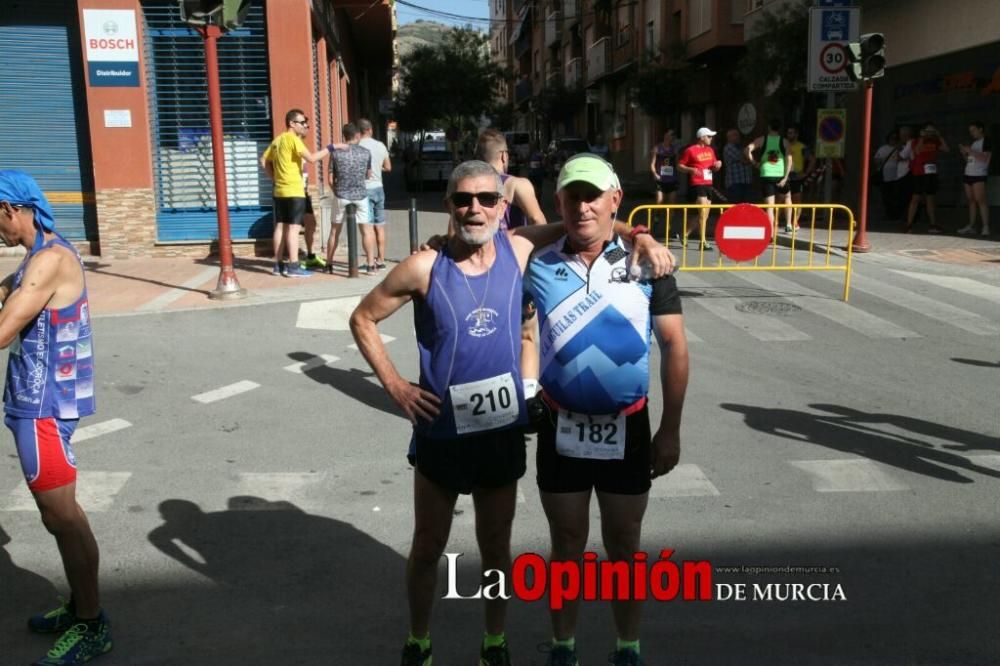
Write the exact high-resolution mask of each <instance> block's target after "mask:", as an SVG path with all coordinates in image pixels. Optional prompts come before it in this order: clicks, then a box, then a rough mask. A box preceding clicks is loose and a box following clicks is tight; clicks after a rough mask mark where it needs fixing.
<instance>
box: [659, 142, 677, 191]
mask: <svg viewBox="0 0 1000 666" xmlns="http://www.w3.org/2000/svg"><path fill="white" fill-rule="evenodd" d="M675 157H676V153H675V151H674V146H673V144H671V145H670V147H669V148H668V147H666V146H664V145H663V144H662V143H658V144H656V162H655V166H656V173H657V175H658V176H659V178H660V182H661V183H675V182H677V170H676V165H675V164H674V159H675ZM664 167H666V168H664Z"/></svg>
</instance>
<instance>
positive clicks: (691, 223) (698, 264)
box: [628, 204, 854, 301]
mask: <svg viewBox="0 0 1000 666" xmlns="http://www.w3.org/2000/svg"><path fill="white" fill-rule="evenodd" d="M751 205H755V206H756V207H757V208H760V209H762V210H764V211H765V212H766V211H768V210H769V209H770V210H773V211H774V217H775V220H776V222H775V226H772V232H774V231H775V230H776V229H780V228H783V227H784V220H783V219H782V218H783V217H784V215H783V214H781V211H783V210H786V209H789V208H790V209H792V216H793V218H797V219H798V224H799V226H800V228H799V229H794V230H793V231H792V232H791V233H788V232H784V233H772V234H771V242H770V244H769V246H768V249H766V250H764V252H763V253H761V255H760V256H758V257H757V258H756V259H754V260H753V261H744V262H736V261H732V260H730V259H727V258H726V257H724V256H723V255H722V253H719V254H718V259H708V261H706V257H705V253H706V250H705V247H704V246H703V245H702V244H701V240H702V236H701V234H704V233H705V229H701V234H696V235H694V236H692V237H691V238H688V235H689V234H690V233H691V232H692V231H695V230H697V229H699V227H698V222H699V220H700V216H701V215H702V211H706V212H707V214H706V225H707V222H708V220H709V218H710V217H711V214H712V213H713V212H715V213H718V214H721V213H723V212H725V211H726V210H728V209H729V208H732V204H709V205H700V204H692V205H683V204H658V205H653V204H650V205H643V206H637V207H636V208H635V209H634V210H632V212H631V213H630V214H629V216H628V225H629V226H630V227H631V226H634V225H637V224H639V225H644V226H646V227H648V228H649V229H650V231H653V229H654V226H653V215H654V213H656V212H658V211H662V215H663V216H665V217H666V226H665V231H664V234H665V235H664V237H663V238H660V237H659V236H657V240H661V241H662V242H663V244H664V245H666V246H667V247H670V248H671V249H672V250H673V249H678V250H679V252H675V255H679V256H678V259H679V261H678V264H677V265H678V269H679V270H686V271H736V272H739V271H843V273H844V297H843V298H844V300H845V301H846V300H847V297H848V295H849V293H850V288H851V261H852V258H853V252H852V251H851V240H852V239H853V238H854V213H853V212H852V211H851V209H850V208H848V207H846V206H841V205H840V204H774V205H768V204H751ZM691 212H697V214H696V215H694V216H692V215H691V214H690V213H691ZM820 213H822V215H820ZM838 215H842V216H844V217H846V219H847V223H848V227H847V243H846V246H847V247H846V250H847V256H846V258H843V259H844V260H843V262H842V263H838V262H836V261H834V258H835V257H836V258H837V259H841V258H842V257H840V256H839V255H834V254H833V224H834V220H835V218H836V217H837V216H838ZM678 218H680V219H679V220H678ZM692 218H693V219H692ZM678 221H679V223H680V237H681V238H682V239H688V240H687V242H680V244H679V246H678V245H676V243H677V241H675V245H674V246H673V247H671V245H670V243H671V241H670V238H671V235H672V234H675V233H676V231H677V222H678ZM817 232H819V237H818V236H817ZM803 236H808V239H807V240H803ZM781 239H784V240H785V242H786V244H781V243H779V242H778V241H779V240H781ZM788 244H790V245H788ZM692 247H693V248H697V257H696V260H694V261H688V255H689V254H694V253H695V251H694V250H689V248H692ZM779 247H782V248H784V247H789V252H788V253H787V257H784V260H782V261H779V256H781V255H779V251H778V248H779ZM819 248H822V249H819ZM797 250H804V251H807V252H808V253H809V254H808V257H809V258H808V261H805V262H803V261H800V259H799V258H798V257H797V256H796V251H797ZM781 254H782V255H783V253H781ZM817 255H818V256H820V257H821V260H820V261H816V258H817Z"/></svg>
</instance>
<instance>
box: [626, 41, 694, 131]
mask: <svg viewBox="0 0 1000 666" xmlns="http://www.w3.org/2000/svg"><path fill="white" fill-rule="evenodd" d="M693 76H694V68H692V67H691V63H689V62H688V60H687V49H686V47H685V45H684V43H683V42H673V43H672V44H671V45H670V47H668V48H666V49H664V48H661V49H660V53H659V54H658V55H657V56H656V57H655V62H654V60H653V58H652V57H650V56H645V57H644V58H643V61H642V63H641V64H640V66H639V71H638V73H637V74H636V75H635V77H634V78H633V80H632V81H631V83H632V87H633V88H634V89H635V90H636V97H635V101H637V102H638V103H639V106H640V107H641V108H642V110H643V112H644V113H645V114H646V115H647V116H650V117H652V118H664V119H666V118H669V117H671V115H672V114H673V113H674V112H676V111H677V110H679V109H680V108H682V107H683V106H684V104H685V97H686V95H687V91H688V86H689V85H690V83H691V79H692V77H693Z"/></svg>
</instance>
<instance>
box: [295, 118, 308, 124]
mask: <svg viewBox="0 0 1000 666" xmlns="http://www.w3.org/2000/svg"><path fill="white" fill-rule="evenodd" d="M292 122H293V123H298V124H299V125H308V124H309V119H308V118H303V119H302V120H293V121H292Z"/></svg>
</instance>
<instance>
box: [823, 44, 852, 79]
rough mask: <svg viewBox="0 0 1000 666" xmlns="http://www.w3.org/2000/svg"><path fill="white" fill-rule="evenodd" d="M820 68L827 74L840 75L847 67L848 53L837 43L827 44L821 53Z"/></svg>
mask: <svg viewBox="0 0 1000 666" xmlns="http://www.w3.org/2000/svg"><path fill="white" fill-rule="evenodd" d="M819 66H820V67H822V68H823V69H824V70H825V71H826V73H827V74H839V73H840V72H842V71H844V69H845V68H846V67H847V51H846V50H845V49H844V47H843V46H841V45H840V44H838V43H836V42H834V43H832V44H827V45H826V46H824V47H823V49H822V50H821V51H820V52H819Z"/></svg>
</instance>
